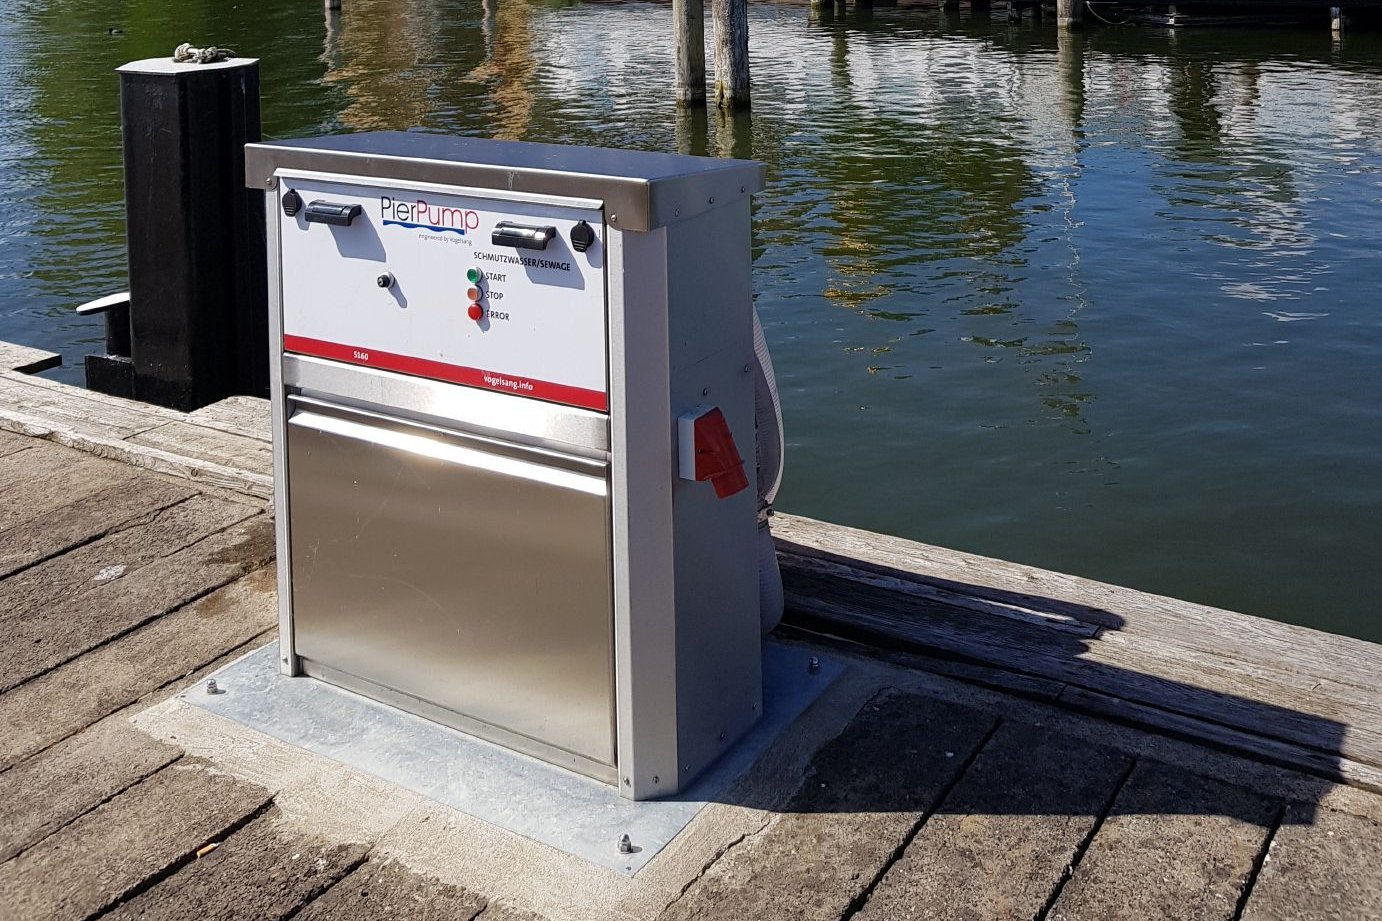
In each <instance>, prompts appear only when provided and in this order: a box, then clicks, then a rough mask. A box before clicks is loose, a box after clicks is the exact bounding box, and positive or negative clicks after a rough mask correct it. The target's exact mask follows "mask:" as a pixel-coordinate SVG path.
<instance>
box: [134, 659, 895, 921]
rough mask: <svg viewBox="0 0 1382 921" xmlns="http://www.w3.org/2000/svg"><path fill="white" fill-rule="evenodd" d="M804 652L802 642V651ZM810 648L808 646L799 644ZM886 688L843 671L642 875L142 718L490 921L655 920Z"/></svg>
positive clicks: (291, 754) (217, 737)
mask: <svg viewBox="0 0 1382 921" xmlns="http://www.w3.org/2000/svg"><path fill="white" fill-rule="evenodd" d="M798 648H799V649H802V648H801V647H798ZM802 651H803V652H808V653H809V652H811V651H812V650H807V649H802ZM877 691H878V684H877V676H876V675H875V674H871V673H869V672H868V671H866V670H865V671H855V670H850V671H847V672H846V673H845V674H844V675H842V676H841V677H840V678H839V679H837V680H836V681H835V682H834V683H833V684H832V685H831V686H830V687H829V688H828V689H827V690H826V691H825V693H824V694H823V695H822V696H821V697H820V698H819V699H818V700H817V701H816V703H815V704H814V705H812V707H811V708H810V709H809V710H808V711H807V712H806V713H805V714H803V716H802V717H801V718H799V719H798V720H797V721H796V722H795V723H793V724H792V725H791V727H790V728H788V730H787V731H786V732H785V733H783V735H782V736H780V737H779V738H778V739H777V740H776V741H775V742H774V743H773V745H772V746H771V747H770V748H769V749H768V750H767V751H765V752H764V753H763V755H762V756H761V757H760V758H759V760H758V762H757V763H755V764H754V766H753V768H752V769H751V770H750V771H749V772H748V773H746V774H745V775H743V776H742V777H740V778H739V779H738V780H737V781H735V782H734V783H733V784H732V785H731V787H729V788H728V789H727V790H726V791H725V795H724V797H723V798H724V800H725V802H718V803H711V804H710V805H709V806H707V807H705V808H704V809H702V810H701V812H700V813H699V814H698V815H697V816H696V818H695V819H694V820H693V821H692V822H691V824H690V825H689V826H688V827H687V828H686V829H685V830H684V831H683V832H682V833H681V834H680V835H678V836H677V837H676V838H674V839H673V840H672V842H671V844H669V845H668V846H667V847H666V848H664V850H663V851H662V853H661V854H659V855H658V857H657V858H655V859H654V860H653V861H651V862H650V863H649V864H647V865H646V866H645V867H644V868H643V870H642V871H640V872H639V873H638V874H637V875H636V876H633V877H628V876H624V875H623V874H620V873H616V872H614V871H611V870H608V869H605V868H602V867H598V866H595V865H593V864H591V863H589V862H587V861H585V860H582V859H580V858H576V857H573V856H571V855H569V854H565V853H563V852H561V851H559V850H557V849H555V848H552V847H548V846H546V845H543V844H539V843H538V842H535V841H532V840H530V839H527V838H524V837H521V836H519V835H514V834H512V833H510V832H507V831H504V830H503V829H500V828H498V827H496V826H494V825H490V824H489V823H487V822H483V821H480V820H479V819H476V818H474V817H472V816H468V815H465V814H464V813H461V812H459V811H457V810H455V809H452V808H450V807H448V806H445V805H442V804H440V803H437V802H435V801H433V800H430V799H427V798H425V797H422V796H419V795H418V794H416V793H412V792H411V791H408V790H404V789H402V788H400V787H398V786H395V785H393V784H390V783H387V782H385V781H382V780H379V779H378V778H376V777H372V776H370V775H368V774H365V773H363V772H361V771H358V770H353V769H351V768H349V767H346V766H345V765H342V764H341V763H339V762H336V761H333V760H331V759H329V758H326V757H324V756H322V755H318V754H314V753H312V752H309V751H305V750H304V749H301V748H298V747H296V746H292V745H289V744H287V743H285V742H281V741H279V740H277V739H273V738H270V737H269V736H266V735H263V734H262V733H258V732H255V731H252V730H250V729H247V728H246V727H244V726H241V725H240V724H238V723H234V722H231V721H229V720H226V719H224V718H222V717H219V716H216V715H214V714H212V713H209V712H208V711H206V710H203V709H201V708H200V707H195V706H192V705H190V704H188V703H187V702H186V701H185V700H182V699H180V698H174V699H170V700H167V701H164V702H162V703H160V704H157V705H155V706H153V707H151V708H149V709H147V710H145V711H143V712H142V713H140V714H138V715H137V716H136V717H135V718H134V723H135V725H136V726H137V727H138V728H139V729H141V730H143V731H145V732H148V733H150V734H152V735H154V736H155V737H156V738H158V739H161V740H164V741H168V742H170V743H172V744H176V745H178V746H181V747H182V748H184V749H185V750H186V751H188V752H189V753H190V754H194V755H198V756H202V757H205V758H207V759H209V760H211V761H212V762H213V763H214V764H215V765H216V766H217V767H218V768H219V769H221V770H223V771H226V772H228V773H230V774H233V775H234V776H237V777H240V778H242V779H245V780H248V781H251V782H254V783H258V784H262V785H264V786H266V787H267V788H269V789H270V790H272V791H273V792H274V794H275V798H274V802H275V804H276V806H277V807H278V808H279V809H280V810H281V811H282V813H283V817H284V821H285V822H290V823H292V824H293V825H294V827H297V828H299V829H300V830H302V831H303V832H304V833H306V834H311V835H317V836H322V837H326V838H329V839H331V840H337V841H361V842H366V843H372V845H373V847H372V850H371V852H370V853H371V859H372V860H396V861H398V862H400V863H402V864H403V865H404V866H406V867H407V868H408V869H410V870H412V871H414V872H418V873H421V874H423V875H425V876H428V877H432V878H434V879H437V880H440V881H441V882H444V883H448V884H452V885H458V886H462V887H464V888H466V889H467V890H469V891H472V892H476V893H481V894H483V895H484V896H485V897H486V898H488V900H489V908H488V909H487V915H486V917H487V918H510V917H512V918H514V919H518V918H528V917H532V915H529V914H528V913H530V912H531V913H535V915H536V916H539V917H545V918H553V919H561V921H619V919H637V921H650V919H653V918H655V917H657V916H658V914H659V913H660V912H661V911H662V910H663V909H664V908H665V907H666V906H667V904H668V903H669V902H671V901H672V900H674V899H675V898H676V897H677V895H678V894H679V893H681V892H682V891H683V890H685V889H686V887H687V886H689V885H690V884H691V883H692V882H693V881H694V880H695V879H696V878H697V876H698V875H699V874H701V873H702V872H703V870H704V868H705V867H706V866H707V865H709V864H711V863H713V862H714V861H715V860H716V859H717V858H718V856H719V855H720V854H722V853H724V852H725V851H726V850H727V849H729V848H730V847H731V846H732V845H733V844H734V843H735V842H737V841H739V840H742V839H743V838H744V837H745V836H747V835H750V834H752V833H754V832H756V831H758V830H760V829H761V828H762V827H763V825H764V824H765V823H766V822H767V821H768V820H769V818H770V817H771V815H770V813H769V812H767V811H766V810H767V809H771V808H774V807H775V806H781V805H782V804H783V803H785V802H786V801H787V800H788V799H789V798H790V796H791V795H792V793H793V792H794V791H795V790H796V789H797V787H798V786H799V783H800V779H801V776H802V773H803V771H804V770H805V769H806V765H807V763H808V762H809V761H810V758H811V757H812V755H813V754H814V753H815V752H816V750H817V749H818V748H819V747H820V746H821V744H822V743H823V742H824V741H825V740H827V739H829V738H831V737H833V736H834V735H836V734H838V733H839V732H840V730H841V729H843V727H844V726H845V725H846V724H847V723H848V722H849V720H850V719H852V718H853V716H854V715H855V714H856V713H857V712H858V710H859V708H860V707H861V706H863V705H864V703H865V702H866V701H867V700H869V699H870V698H871V697H873V696H874V695H875V694H876V693H877Z"/></svg>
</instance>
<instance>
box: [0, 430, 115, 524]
mask: <svg viewBox="0 0 1382 921" xmlns="http://www.w3.org/2000/svg"><path fill="white" fill-rule="evenodd" d="M137 479H138V475H137V474H136V473H135V472H134V471H132V470H130V469H129V468H128V467H125V466H122V465H120V464H112V463H110V462H109V461H103V460H100V459H98V458H94V457H89V456H87V455H84V454H80V453H78V452H76V451H71V450H69V449H67V448H62V447H58V446H57V445H51V444H40V445H39V446H37V447H34V448H30V449H29V450H27V451H20V452H18V453H16V454H10V455H8V456H6V457H0V539H3V536H4V535H5V534H6V533H7V532H8V531H10V530H11V529H12V528H15V527H18V526H19V525H22V524H24V523H25V522H29V521H39V520H41V519H43V518H46V517H47V516H48V515H49V514H51V513H52V512H53V511H55V510H56V509H60V508H62V507H63V506H64V505H67V504H68V503H70V502H72V501H73V500H76V499H82V498H85V497H87V496H90V495H93V494H94V493H98V492H100V491H101V490H103V489H106V488H107V487H109V486H113V485H117V484H118V485H121V486H124V487H126V488H129V487H130V486H131V485H132V484H133V483H134V482H135V481H136V480H137Z"/></svg>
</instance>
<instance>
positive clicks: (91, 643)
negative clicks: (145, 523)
mask: <svg viewBox="0 0 1382 921" xmlns="http://www.w3.org/2000/svg"><path fill="white" fill-rule="evenodd" d="M204 499H205V497H197V499H194V500H189V503H197V501H198V500H204ZM189 503H184V505H188V504H189ZM198 504H200V503H198ZM219 504H220V505H221V508H220V509H218V510H216V513H218V516H219V518H220V519H225V518H228V517H231V516H234V515H242V514H243V513H244V512H246V511H248V510H247V509H244V508H243V507H240V506H235V505H233V504H232V503H219ZM181 510H182V506H175V507H174V508H173V509H171V510H169V513H167V514H166V515H163V516H160V517H159V519H158V520H157V521H156V522H155V525H157V524H158V523H159V522H162V521H163V520H165V519H173V520H174V521H175V522H176V524H175V525H174V527H177V526H185V530H184V531H183V532H182V534H183V535H184V536H187V535H188V534H189V533H190V534H191V535H196V534H197V531H198V530H199V529H202V528H204V527H205V521H204V520H201V519H199V518H198V517H197V516H194V515H182V516H179V515H176V514H175V513H177V512H179V511H181ZM213 520H214V519H213ZM219 524H220V522H219V521H216V526H217V527H219ZM155 525H151V526H150V527H151V528H154V527H155ZM141 532H142V529H141ZM202 533H205V531H204V530H202ZM141 536H147V535H145V534H142V533H141ZM273 556H274V534H273V524H272V522H271V521H270V520H269V519H268V518H267V516H263V515H258V516H255V517H253V518H250V519H248V520H246V521H243V522H241V523H239V524H236V525H234V526H233V527H231V528H229V529H227V530H225V531H220V532H218V533H215V534H212V535H211V536H209V537H205V538H204V539H202V540H198V541H197V542H196V543H194V544H192V545H191V546H189V547H186V548H185V549H182V550H179V551H177V552H176V553H173V554H171V555H169V556H166V557H163V558H161V559H157V560H155V561H154V562H151V563H149V564H148V565H145V566H141V567H139V568H138V569H135V570H133V571H132V572H130V573H128V574H124V575H119V576H118V577H115V576H113V577H112V578H110V579H109V580H108V581H104V582H100V575H101V574H100V573H98V575H97V579H96V581H98V582H99V584H98V585H97V586H96V587H94V588H92V589H91V590H90V591H86V592H83V593H81V594H79V595H77V596H75V597H72V598H69V599H66V600H65V601H63V602H62V603H60V604H53V605H45V606H42V607H39V608H37V609H30V610H28V611H26V612H24V613H23V614H22V615H15V614H13V613H10V612H6V613H5V614H4V615H3V620H0V623H3V625H4V629H5V631H6V635H7V637H8V642H6V643H4V644H0V690H8V689H10V688H13V687H16V686H17V685H20V684H22V683H23V682H25V681H30V680H32V679H34V678H36V677H37V676H39V675H41V674H43V673H44V672H46V671H49V670H50V669H53V668H56V667H57V666H59V665H61V664H62V663H64V662H67V661H70V660H71V659H73V658H75V657H76V656H78V655H80V654H81V653H83V652H86V651H87V650H90V649H94V648H96V647H97V646H100V645H101V644H103V643H106V642H109V641H110V640H112V639H114V638H116V637H118V636H121V635H122V634H124V633H127V632H128V631H130V630H133V629H136V628H138V627H140V626H142V625H144V624H146V623H148V622H149V621H152V620H155V619H157V618H158V617H161V616H163V615H164V614H165V613H167V612H168V611H172V610H174V609H176V608H178V607H180V606H182V605H184V604H187V603H188V602H189V601H192V600H193V599H195V598H198V597H201V596H202V595H205V594H207V593H208V592H211V591H212V590H214V589H217V588H219V587H221V586H222V585H225V584H226V583H228V582H231V581H233V580H235V579H237V578H239V577H241V576H243V575H245V574H246V573H248V572H250V571H251V570H254V569H258V568H259V567H261V566H263V565H264V564H265V563H267V562H269V561H270V560H272V559H273ZM55 562H60V561H55ZM119 565H122V564H119V563H118V562H117V563H116V564H115V565H113V566H111V567H109V568H108V569H106V570H103V573H104V572H115V571H116V570H117V568H118V566H119ZM45 568H46V567H45Z"/></svg>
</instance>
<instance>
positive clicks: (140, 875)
mask: <svg viewBox="0 0 1382 921" xmlns="http://www.w3.org/2000/svg"><path fill="white" fill-rule="evenodd" d="M268 802H269V794H268V792H267V791H265V790H264V789H262V788H259V787H255V786H253V785H252V784H247V783H244V782H242V781H239V780H236V779H234V778H232V777H228V776H226V775H223V774H216V773H214V772H212V771H208V770H206V768H204V767H202V766H200V765H198V764H195V763H190V762H179V763H178V764H174V765H171V766H169V767H167V768H164V769H163V770H162V771H159V772H158V773H157V774H155V775H153V776H152V777H150V778H148V779H147V780H145V781H143V782H141V783H139V784H137V785H135V786H134V787H131V788H130V789H129V790H126V791H125V792H124V793H121V794H120V795H119V796H117V797H115V798H114V799H112V800H110V802H108V803H105V804H103V805H101V806H100V807H98V808H97V809H95V810H93V811H92V812H89V813H87V814H86V815H84V816H82V817H81V818H80V819H78V820H77V821H76V822H73V823H72V824H71V825H68V826H67V827H66V828H64V829H62V830H61V831H59V832H57V833H56V834H54V835H52V836H50V837H49V838H47V839H45V840H44V841H43V842H41V843H40V844H38V845H36V846H35V847H33V848H30V849H29V850H27V851H25V852H24V853H22V854H20V855H19V856H18V857H16V858H14V859H13V860H11V861H9V862H8V863H6V864H3V865H0V905H4V906H5V910H6V915H5V916H6V919H7V921H39V919H43V921H68V919H71V921H80V919H84V918H87V917H89V916H91V915H94V914H96V913H97V912H100V911H102V910H104V909H106V908H107V907H109V906H110V905H112V904H114V903H115V902H117V901H119V900H120V899H121V898H124V897H125V896H127V895H129V894H130V893H132V892H133V891H135V889H136V888H137V887H138V886H140V884H142V883H144V882H145V881H146V880H149V879H151V878H152V877H154V876H157V875H158V874H160V873H163V872H165V871H167V870H168V869H169V868H171V867H173V866H174V865H176V864H178V863H179V862H181V861H185V860H189V859H191V857H192V856H193V855H194V854H195V852H196V851H197V849H198V848H200V847H201V846H202V845H203V844H206V843H207V842H208V841H213V840H216V839H218V838H220V837H221V836H223V835H225V834H226V833H228V832H230V831H232V830H233V829H234V828H235V827H236V826H237V825H238V824H240V823H241V822H243V821H244V820H245V819H246V818H247V817H249V816H251V815H253V814H254V813H255V812H256V811H258V810H260V809H262V808H263V807H264V806H265V805H267V804H268Z"/></svg>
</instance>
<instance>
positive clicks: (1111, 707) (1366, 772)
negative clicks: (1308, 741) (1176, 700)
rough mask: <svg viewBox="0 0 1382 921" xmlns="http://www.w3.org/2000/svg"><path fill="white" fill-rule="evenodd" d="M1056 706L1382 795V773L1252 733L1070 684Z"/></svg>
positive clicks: (1335, 756)
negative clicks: (1341, 782)
mask: <svg viewBox="0 0 1382 921" xmlns="http://www.w3.org/2000/svg"><path fill="white" fill-rule="evenodd" d="M1059 702H1060V703H1061V704H1064V705H1066V706H1068V707H1070V708H1072V709H1075V710H1078V711H1080V712H1082V713H1090V714H1093V715H1095V716H1102V717H1105V718H1108V719H1113V720H1117V721H1118V722H1120V723H1127V724H1131V725H1134V726H1139V727H1142V728H1144V729H1152V730H1156V731H1158V732H1162V733H1167V734H1170V735H1173V736H1177V737H1179V738H1182V739H1189V740H1191V741H1194V742H1199V743H1201V744H1205V743H1207V744H1209V745H1211V746H1213V747H1214V748H1218V749H1223V750H1226V751H1231V752H1235V753H1237V754H1242V755H1247V756H1248V757H1250V758H1255V759H1257V760H1259V761H1267V762H1270V763H1272V764H1279V765H1284V766H1286V767H1289V768H1293V769H1295V770H1298V771H1304V772H1306V773H1309V774H1314V775H1317V776H1319V777H1327V778H1329V779H1330V780H1341V781H1344V782H1345V783H1348V784H1351V785H1353V786H1355V787H1362V788H1363V789H1365V790H1372V791H1374V792H1377V793H1382V768H1379V767H1376V766H1374V765H1371V764H1364V763H1362V762H1360V761H1354V760H1353V759H1350V758H1345V757H1343V756H1341V755H1339V754H1336V753H1328V752H1321V751H1316V750H1315V749H1312V748H1306V747H1304V746H1301V745H1294V744H1292V743H1290V742H1282V741H1280V740H1278V739H1271V738H1268V737H1266V736H1263V735H1260V734H1258V733H1255V732H1249V731H1247V730H1242V729H1234V728H1232V727H1229V726H1224V725H1221V724H1219V723H1215V722H1211V721H1209V720H1202V719H1197V718H1196V717H1193V716H1185V715H1184V714H1180V713H1171V712H1168V711H1166V710H1160V709H1158V708H1156V707H1152V706H1149V705H1147V704H1139V703H1134V702H1132V701H1128V700H1123V699H1122V698H1119V697H1114V696H1112V695H1109V694H1100V693H1099V692H1097V691H1090V690H1087V689H1085V688H1078V687H1072V686H1070V685H1066V687H1065V689H1064V690H1063V691H1061V694H1060V697H1059Z"/></svg>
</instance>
